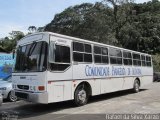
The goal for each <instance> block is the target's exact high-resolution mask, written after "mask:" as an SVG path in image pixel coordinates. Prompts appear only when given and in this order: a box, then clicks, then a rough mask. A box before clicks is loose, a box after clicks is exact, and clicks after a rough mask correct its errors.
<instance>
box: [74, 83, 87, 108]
mask: <svg viewBox="0 0 160 120" xmlns="http://www.w3.org/2000/svg"><path fill="white" fill-rule="evenodd" d="M88 98H89V97H88V92H87V88H86V86H85V85H84V84H82V85H79V86H78V87H77V88H76V91H75V94H74V102H75V104H76V105H77V106H83V105H85V104H87V102H88Z"/></svg>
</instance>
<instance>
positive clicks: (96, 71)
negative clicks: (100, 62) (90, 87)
mask: <svg viewBox="0 0 160 120" xmlns="http://www.w3.org/2000/svg"><path fill="white" fill-rule="evenodd" d="M85 74H86V76H109V67H90V66H89V65H86V68H85Z"/></svg>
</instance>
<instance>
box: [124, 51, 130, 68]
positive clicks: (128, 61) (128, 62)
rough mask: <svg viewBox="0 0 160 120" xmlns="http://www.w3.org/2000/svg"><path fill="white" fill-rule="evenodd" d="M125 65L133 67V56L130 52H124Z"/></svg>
mask: <svg viewBox="0 0 160 120" xmlns="http://www.w3.org/2000/svg"><path fill="white" fill-rule="evenodd" d="M123 63H124V65H132V54H131V52H128V51H123Z"/></svg>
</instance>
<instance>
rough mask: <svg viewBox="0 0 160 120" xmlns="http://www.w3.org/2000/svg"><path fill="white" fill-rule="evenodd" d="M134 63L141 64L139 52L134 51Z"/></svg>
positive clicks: (135, 64)
mask: <svg viewBox="0 0 160 120" xmlns="http://www.w3.org/2000/svg"><path fill="white" fill-rule="evenodd" d="M133 65H134V66H141V56H140V54H138V53H133Z"/></svg>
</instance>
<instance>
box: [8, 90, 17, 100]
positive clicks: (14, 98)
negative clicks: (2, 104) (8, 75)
mask: <svg viewBox="0 0 160 120" xmlns="http://www.w3.org/2000/svg"><path fill="white" fill-rule="evenodd" d="M7 99H8V100H9V101H10V102H15V101H17V96H15V95H14V94H13V93H12V92H9V94H8V98H7Z"/></svg>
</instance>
